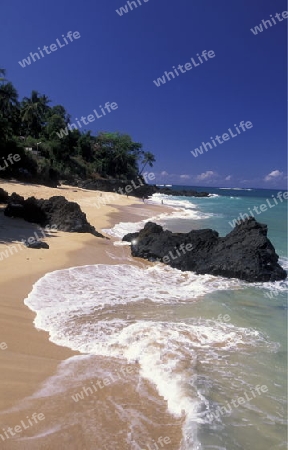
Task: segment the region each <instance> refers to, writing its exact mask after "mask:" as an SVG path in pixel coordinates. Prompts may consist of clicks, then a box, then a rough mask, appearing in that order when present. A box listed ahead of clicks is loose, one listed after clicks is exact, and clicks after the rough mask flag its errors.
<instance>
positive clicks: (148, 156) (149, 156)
mask: <svg viewBox="0 0 288 450" xmlns="http://www.w3.org/2000/svg"><path fill="white" fill-rule="evenodd" d="M155 161H156V159H155V156H154V155H153V153H151V152H143V159H142V164H144V166H143V167H142V170H141V171H140V174H139V175H141V173H142V172H143V170H144V169H145V167H146V165H147V164H149V166H150V167H153V163H154V162H155Z"/></svg>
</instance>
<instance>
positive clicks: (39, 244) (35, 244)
mask: <svg viewBox="0 0 288 450" xmlns="http://www.w3.org/2000/svg"><path fill="white" fill-rule="evenodd" d="M26 247H28V248H34V249H39V248H49V245H48V244H47V242H44V241H35V242H32V243H31V244H29V242H27V244H26Z"/></svg>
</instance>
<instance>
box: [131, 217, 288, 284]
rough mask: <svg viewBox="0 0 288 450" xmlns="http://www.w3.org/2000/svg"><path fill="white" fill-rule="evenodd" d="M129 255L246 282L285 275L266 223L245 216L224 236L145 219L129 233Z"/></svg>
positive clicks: (210, 231) (205, 230)
mask: <svg viewBox="0 0 288 450" xmlns="http://www.w3.org/2000/svg"><path fill="white" fill-rule="evenodd" d="M123 241H129V242H131V253H132V256H136V257H141V258H145V259H148V260H150V261H161V262H163V263H165V264H169V265H170V266H171V267H174V268H176V269H180V270H185V271H186V270H187V271H193V272H196V273H197V274H212V275H219V276H223V277H227V278H239V279H241V280H245V281H249V282H259V281H276V280H283V279H285V278H286V277H287V273H286V271H285V270H284V269H283V268H282V267H281V266H280V265H279V264H278V258H279V257H278V255H277V254H276V252H275V248H274V247H273V245H272V243H271V242H270V240H269V239H268V238H267V226H266V225H263V224H260V223H258V222H257V221H256V220H255V219H254V218H252V217H251V218H249V219H246V220H244V221H242V222H241V223H240V224H239V225H237V226H236V227H235V228H234V229H233V230H232V231H231V232H230V233H229V234H227V236H225V237H219V235H218V233H217V232H216V231H213V230H211V229H203V230H192V231H190V232H189V233H172V232H171V231H168V230H165V231H164V230H163V228H162V227H161V226H160V225H156V224H155V223H152V222H148V223H146V225H145V227H144V228H143V229H142V230H141V231H140V232H139V233H130V234H129V235H126V236H124V237H123Z"/></svg>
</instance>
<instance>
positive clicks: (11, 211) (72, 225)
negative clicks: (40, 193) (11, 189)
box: [4, 193, 103, 237]
mask: <svg viewBox="0 0 288 450" xmlns="http://www.w3.org/2000/svg"><path fill="white" fill-rule="evenodd" d="M4 214H5V216H8V217H20V218H22V219H24V220H26V221H27V222H33V223H37V224H39V225H41V226H42V227H45V226H47V225H49V226H52V225H54V226H56V227H57V230H59V231H67V232H70V233H73V232H74V233H91V234H93V235H94V236H98V237H103V235H102V234H100V233H98V232H97V231H96V230H95V228H94V227H93V226H92V225H90V224H89V222H88V221H87V218H86V214H84V213H83V211H81V208H80V206H79V205H78V204H77V203H74V202H69V201H68V200H66V198H65V197H63V196H55V197H51V198H50V199H49V200H43V199H40V200H37V199H36V198H35V197H29V198H28V199H27V200H24V198H23V197H21V196H20V195H17V194H16V193H13V194H12V195H11V196H10V198H9V200H8V205H7V207H6V208H5V210H4Z"/></svg>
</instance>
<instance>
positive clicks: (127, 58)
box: [0, 0, 288, 189]
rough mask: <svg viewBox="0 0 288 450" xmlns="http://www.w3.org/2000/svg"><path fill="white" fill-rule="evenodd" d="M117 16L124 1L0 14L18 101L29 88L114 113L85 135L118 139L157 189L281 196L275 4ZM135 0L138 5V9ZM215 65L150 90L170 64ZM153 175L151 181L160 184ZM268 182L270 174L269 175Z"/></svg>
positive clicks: (182, 1)
mask: <svg viewBox="0 0 288 450" xmlns="http://www.w3.org/2000/svg"><path fill="white" fill-rule="evenodd" d="M141 1H142V6H138V8H137V9H135V10H133V11H130V12H129V13H127V14H124V15H123V16H122V17H120V16H119V15H118V14H117V13H116V11H115V10H116V9H119V8H120V7H121V6H123V5H125V4H126V1H125V0H109V1H107V0H96V1H95V0H93V1H88V0H86V1H84V2H80V1H76V0H58V1H50V2H41V1H39V0H37V1H36V0H29V1H28V2H25V1H23V0H9V2H3V4H2V6H1V29H0V40H1V58H0V67H3V68H6V70H7V76H8V78H9V79H10V80H11V81H12V82H13V83H14V84H15V86H16V88H17V89H18V91H19V95H20V97H21V98H22V97H23V96H28V95H29V94H30V93H31V91H32V89H36V90H38V91H39V92H40V93H41V94H46V95H47V96H48V97H49V98H50V99H51V100H52V104H62V105H64V106H65V107H66V109H67V111H68V112H69V113H70V114H71V116H72V121H73V119H74V118H75V117H78V118H79V117H81V116H88V115H89V114H91V113H92V112H93V109H97V108H98V109H99V105H100V104H101V105H103V104H105V102H107V101H110V102H117V104H118V109H117V110H115V111H113V112H112V113H110V114H108V115H107V116H105V117H102V118H101V119H98V120H96V121H95V122H93V123H91V124H89V126H87V127H86V129H91V130H92V131H93V132H98V131H99V130H105V131H120V132H123V133H128V134H130V135H131V136H132V138H133V139H134V140H135V141H138V142H142V143H143V146H144V150H149V151H151V152H152V153H153V154H155V156H156V159H157V162H156V164H155V165H154V167H153V169H152V170H153V171H154V172H155V174H157V182H161V181H162V182H165V183H171V184H172V183H173V184H186V185H201V186H231V187H267V188H269V187H271V188H272V187H273V188H282V189H283V188H284V189H285V187H286V183H287V159H286V158H287V132H286V126H287V125H286V123H287V113H286V99H287V88H286V85H287V78H286V64H287V56H286V55H287V48H286V33H287V20H288V19H284V20H283V21H282V22H278V20H277V19H275V20H276V21H277V24H276V25H273V26H272V27H271V28H270V27H269V28H268V29H265V30H264V31H263V32H262V33H259V34H258V35H254V34H253V33H252V32H251V31H250V28H252V27H255V26H256V25H257V24H260V23H261V20H262V19H265V20H266V19H269V18H270V14H272V15H273V16H275V14H276V13H277V12H278V13H282V12H283V11H286V10H287V4H286V2H285V1H284V0H276V1H271V0H270V1H268V0H241V1H239V2H238V1H235V0H234V1H233V0H232V1H231V0H217V1H215V0H149V1H148V2H144V0H141ZM139 2H140V0H139ZM68 31H72V32H74V31H79V33H80V35H81V38H80V39H78V40H74V41H73V42H72V43H70V44H69V45H66V46H65V47H63V48H61V49H58V50H57V51H55V52H53V53H51V54H50V55H46V56H45V57H44V58H41V59H40V60H39V61H38V60H37V61H36V62H33V63H32V64H31V65H30V66H27V67H26V68H22V67H21V66H20V65H19V63H18V61H19V60H23V58H26V57H27V56H28V55H29V53H30V52H33V53H34V52H36V51H37V48H38V47H40V48H41V49H42V48H43V46H44V45H47V46H50V45H51V44H52V43H55V42H56V39H57V38H58V39H59V40H60V41H61V42H62V43H63V40H62V38H61V36H62V34H64V35H65V36H66V35H67V32H68ZM203 50H207V51H209V50H213V51H214V52H215V55H216V56H215V58H213V59H209V60H208V61H207V62H205V63H203V64H202V65H200V66H199V67H194V68H193V69H192V70H190V71H189V72H187V73H184V74H181V75H180V76H179V77H177V78H175V79H174V80H171V81H170V82H167V83H166V84H165V85H163V86H161V87H159V88H157V87H156V86H155V85H154V83H153V80H155V79H157V78H158V77H160V76H162V75H163V74H164V72H165V71H170V70H171V69H172V66H173V65H175V66H178V65H179V64H182V65H183V64H185V63H187V62H189V61H190V62H191V60H190V58H193V57H194V59H195V57H196V55H197V53H202V51H203ZM241 120H244V122H246V121H251V122H252V123H253V128H251V129H250V130H247V131H246V132H245V133H244V132H242V133H241V134H240V135H238V136H237V137H235V138H233V139H232V138H231V139H230V140H229V141H227V142H224V143H223V144H221V145H220V144H218V146H217V147H216V148H213V149H212V150H209V151H208V152H204V154H203V155H199V156H198V157H197V158H195V157H194V156H193V155H192V154H191V152H190V151H191V150H193V149H195V148H196V147H199V145H200V144H201V142H202V141H205V142H207V141H210V142H211V140H210V137H214V136H216V135H217V134H218V135H222V134H223V133H225V132H227V130H228V128H232V129H234V130H235V128H234V123H235V124H239V123H240V121H241ZM161 173H162V175H161ZM269 174H270V175H269Z"/></svg>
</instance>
